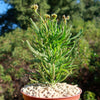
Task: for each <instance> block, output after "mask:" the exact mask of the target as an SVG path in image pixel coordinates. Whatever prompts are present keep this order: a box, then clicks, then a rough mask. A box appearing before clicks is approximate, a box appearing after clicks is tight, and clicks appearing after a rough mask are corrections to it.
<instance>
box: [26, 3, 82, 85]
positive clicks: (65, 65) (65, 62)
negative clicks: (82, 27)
mask: <svg viewBox="0 0 100 100" xmlns="http://www.w3.org/2000/svg"><path fill="white" fill-rule="evenodd" d="M31 8H32V9H33V10H34V12H35V14H36V15H37V16H38V18H39V19H40V24H39V27H37V25H36V24H35V22H34V21H33V20H32V19H31V23H32V25H33V26H34V27H35V35H34V39H33V41H32V42H30V41H28V40H27V41H26V42H27V44H28V47H29V49H30V50H31V51H32V53H33V56H34V62H35V66H36V72H35V73H33V79H32V80H33V81H34V82H39V83H46V84H55V83H57V82H62V81H64V80H65V79H66V78H67V77H68V76H69V75H70V74H71V73H72V70H73V68H75V65H73V61H74V59H75V58H74V56H75V47H76V45H77V43H78V40H79V37H80V36H81V33H82V31H80V32H79V33H78V34H77V35H75V36H73V34H72V33H71V32H70V31H71V27H68V25H67V20H69V18H70V17H69V16H67V17H66V16H65V15H63V18H62V21H61V22H59V23H58V19H57V15H56V14H52V15H51V16H50V15H48V14H45V17H44V18H43V17H42V16H40V15H39V13H38V12H37V10H38V5H36V4H35V5H32V7H31ZM31 43H32V44H31Z"/></svg>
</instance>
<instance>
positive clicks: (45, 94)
mask: <svg viewBox="0 0 100 100" xmlns="http://www.w3.org/2000/svg"><path fill="white" fill-rule="evenodd" d="M21 91H22V92H24V93H25V94H27V95H30V96H34V97H40V98H62V97H70V96H75V95H77V94H79V93H80V89H79V88H78V87H77V86H76V85H69V84H67V83H56V84H55V85H53V86H51V85H45V84H32V85H26V86H24V87H23V88H22V89H21Z"/></svg>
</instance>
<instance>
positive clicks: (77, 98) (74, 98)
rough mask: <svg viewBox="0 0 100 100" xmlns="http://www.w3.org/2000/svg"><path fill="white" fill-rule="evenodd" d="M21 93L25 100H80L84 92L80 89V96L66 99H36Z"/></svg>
mask: <svg viewBox="0 0 100 100" xmlns="http://www.w3.org/2000/svg"><path fill="white" fill-rule="evenodd" d="M79 89H80V88H79ZM21 93H22V94H23V98H24V100H79V99H80V94H81V93H82V90H81V89H80V93H79V94H78V95H75V96H72V97H65V98H38V97H34V96H29V95H27V94H25V93H23V92H22V91H21Z"/></svg>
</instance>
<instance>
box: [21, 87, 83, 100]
mask: <svg viewBox="0 0 100 100" xmlns="http://www.w3.org/2000/svg"><path fill="white" fill-rule="evenodd" d="M78 88H79V87H78ZM79 90H80V93H79V94H77V95H74V96H70V97H61V98H41V97H34V96H30V95H28V94H25V93H24V92H22V89H21V90H20V92H21V93H22V94H23V95H25V96H28V97H31V98H32V97H33V98H36V99H48V100H49V99H64V98H72V97H76V96H80V94H81V93H82V89H81V88H79Z"/></svg>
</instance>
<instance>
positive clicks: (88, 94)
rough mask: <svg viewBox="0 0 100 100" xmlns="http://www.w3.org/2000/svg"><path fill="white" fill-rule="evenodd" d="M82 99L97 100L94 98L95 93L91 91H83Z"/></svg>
mask: <svg viewBox="0 0 100 100" xmlns="http://www.w3.org/2000/svg"><path fill="white" fill-rule="evenodd" d="M84 100H97V99H96V98H95V93H93V92H91V91H85V92H84Z"/></svg>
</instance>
